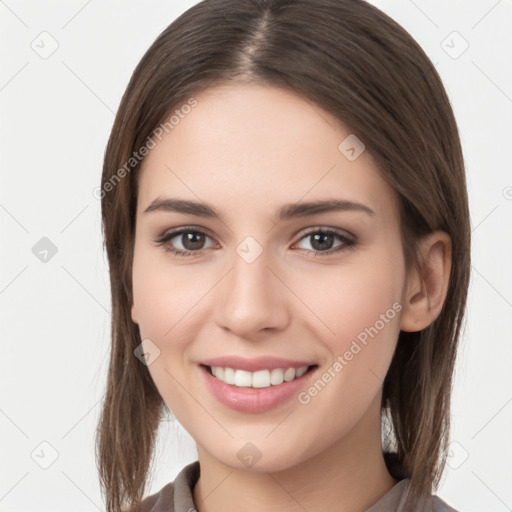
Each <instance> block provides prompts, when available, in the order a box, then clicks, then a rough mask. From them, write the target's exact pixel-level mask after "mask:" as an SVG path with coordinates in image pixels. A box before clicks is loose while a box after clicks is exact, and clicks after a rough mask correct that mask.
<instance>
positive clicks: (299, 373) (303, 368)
mask: <svg viewBox="0 0 512 512" xmlns="http://www.w3.org/2000/svg"><path fill="white" fill-rule="evenodd" d="M307 371H308V366H301V367H300V368H297V370H295V377H302V376H303V375H304V374H305V373H306V372H307Z"/></svg>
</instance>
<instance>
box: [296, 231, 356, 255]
mask: <svg viewBox="0 0 512 512" xmlns="http://www.w3.org/2000/svg"><path fill="white" fill-rule="evenodd" d="M300 240H306V241H307V240H309V245H310V246H311V248H312V249H308V248H306V249H305V250H308V251H312V252H314V253H315V255H317V254H332V253H334V252H340V251H343V250H346V249H349V248H353V247H354V245H355V244H356V240H355V238H354V237H353V236H349V235H347V234H345V233H344V232H339V231H337V230H334V229H329V228H322V229H319V228H317V229H315V230H311V231H309V232H307V233H306V234H304V235H303V236H302V238H301V239H300ZM336 240H338V241H339V242H340V243H339V244H338V245H334V244H335V241H336ZM298 243H300V241H299V242H298ZM306 245H308V244H306Z"/></svg>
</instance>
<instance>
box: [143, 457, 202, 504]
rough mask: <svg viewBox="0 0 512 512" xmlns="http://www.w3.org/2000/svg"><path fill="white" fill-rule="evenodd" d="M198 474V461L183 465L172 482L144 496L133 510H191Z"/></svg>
mask: <svg viewBox="0 0 512 512" xmlns="http://www.w3.org/2000/svg"><path fill="white" fill-rule="evenodd" d="M199 474H200V469H199V462H198V461H195V462H192V463H191V464H189V465H188V466H185V467H184V468H183V469H182V470H181V471H180V472H179V473H178V476H177V477H176V479H175V480H174V482H170V483H168V484H167V485H165V486H164V487H162V488H161V489H160V490H159V491H158V492H156V493H154V494H151V495H150V496H148V497H146V498H144V499H143V500H142V501H141V502H140V504H139V508H138V509H136V510H134V511H133V512H175V511H176V510H180V511H181V510H193V509H194V501H193V489H194V485H195V484H196V482H197V480H198V478H199Z"/></svg>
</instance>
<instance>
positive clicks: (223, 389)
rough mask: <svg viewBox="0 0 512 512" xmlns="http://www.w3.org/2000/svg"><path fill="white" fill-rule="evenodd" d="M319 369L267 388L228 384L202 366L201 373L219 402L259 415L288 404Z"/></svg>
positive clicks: (236, 409) (240, 410)
mask: <svg viewBox="0 0 512 512" xmlns="http://www.w3.org/2000/svg"><path fill="white" fill-rule="evenodd" d="M317 368H318V367H316V368H313V369H311V370H309V371H307V372H306V373H305V374H304V375H301V376H300V377H299V378H298V379H294V380H291V381H288V382H283V383H282V384H278V385H277V386H269V387H267V388H252V387H251V388H249V387H239V386H233V385H231V384H226V383H225V382H222V381H221V380H219V379H217V378H215V377H214V376H213V375H211V374H210V371H209V370H208V368H206V367H204V366H200V370H201V373H202V374H203V375H204V378H205V379H206V383H207V385H208V387H209V388H210V391H211V392H212V393H213V394H214V395H215V397H216V398H217V400H218V401H219V402H220V403H222V404H224V405H226V406H227V407H230V408H231V409H234V410H235V411H239V412H248V413H259V412H265V411H269V410H270V409H273V408H274V407H277V406H278V405H280V404H282V403H284V402H286V401H287V400H289V399H290V398H291V397H292V396H294V395H296V394H298V392H299V391H300V390H301V389H302V388H303V387H304V384H305V383H306V381H307V380H309V378H310V377H311V375H313V374H314V373H315V371H316V369H317Z"/></svg>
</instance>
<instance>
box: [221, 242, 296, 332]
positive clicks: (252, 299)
mask: <svg viewBox="0 0 512 512" xmlns="http://www.w3.org/2000/svg"><path fill="white" fill-rule="evenodd" d="M232 262H233V265H232V268H231V270H230V271H229V272H228V274H227V276H226V277H225V278H224V279H223V280H222V281H223V282H222V283H220V287H219V289H218V296H217V297H216V301H217V309H216V320H217V324H218V325H219V326H220V327H221V328H222V329H224V330H227V331H230V332H231V333H232V334H234V335H236V336H238V337H240V338H246V339H250V338H254V337H255V336H258V335H259V334H261V332H262V331H264V330H265V331H268V330H272V329H273V330H281V329H285V328H286V326H287V325H288V323H289V321H290V312H289V309H288V302H287V301H288V299H289V297H288V296H287V293H286V292H287V288H286V286H285V285H284V284H283V282H282V279H280V278H278V277H277V275H276V274H277V272H276V271H275V270H274V269H273V268H271V267H270V265H269V263H270V262H269V261H268V258H267V257H266V253H265V251H264V252H263V253H262V254H261V255H260V256H259V257H258V258H257V259H256V260H255V261H252V262H248V260H246V259H244V258H243V257H241V256H240V255H239V254H237V253H235V254H234V256H233V260H232Z"/></svg>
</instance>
